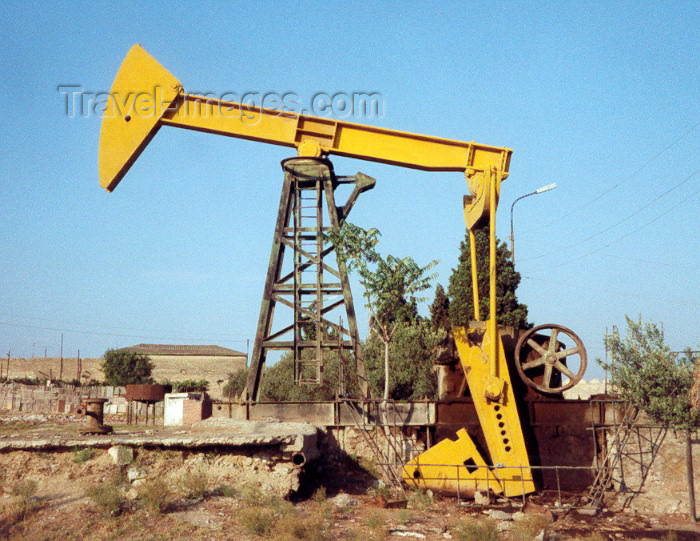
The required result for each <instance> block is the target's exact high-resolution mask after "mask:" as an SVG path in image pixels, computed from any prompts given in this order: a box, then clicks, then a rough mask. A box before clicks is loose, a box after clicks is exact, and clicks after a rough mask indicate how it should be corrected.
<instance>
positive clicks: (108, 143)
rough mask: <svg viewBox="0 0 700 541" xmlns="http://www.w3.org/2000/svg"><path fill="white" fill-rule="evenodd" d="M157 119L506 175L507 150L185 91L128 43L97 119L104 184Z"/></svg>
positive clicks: (311, 150)
mask: <svg viewBox="0 0 700 541" xmlns="http://www.w3.org/2000/svg"><path fill="white" fill-rule="evenodd" d="M163 125H167V126H175V127H179V128H186V129H190V130H197V131H203V132H209V133H215V134H219V135H226V136H230V137H237V138H242V139H250V140H254V141H261V142H265V143H271V144H275V145H282V146H288V147H296V148H297V151H298V153H299V154H300V155H304V156H318V155H325V154H334V155H338V156H347V157H351V158H359V159H363V160H368V161H375V162H380V163H386V164H391V165H398V166H402V167H409V168H413V169H422V170H426V171H463V172H464V173H465V175H466V176H467V178H468V179H470V189H471V190H472V192H475V188H476V187H477V186H476V185H477V184H479V181H477V182H476V184H474V186H472V180H471V179H472V178H473V177H475V176H477V177H480V176H481V175H484V174H485V173H486V172H487V171H489V170H490V169H491V168H495V169H497V170H498V171H499V174H500V176H501V179H500V180H502V179H503V178H505V177H506V176H507V175H508V169H509V167H510V157H511V154H512V151H511V150H510V149H507V148H501V147H495V146H489V145H483V144H479V143H473V142H464V141H457V140H451V139H443V138H440V137H433V136H430V135H419V134H414V133H408V132H402V131H397V130H390V129H386V128H379V127H376V126H365V125H363V124H356V123H352V122H346V121H343V120H335V119H330V118H321V117H314V116H310V115H302V114H298V113H293V112H289V111H281V110H274V109H263V108H260V107H252V106H247V105H244V104H240V103H235V102H227V101H221V100H217V99H212V98H208V97H204V96H194V95H189V94H185V93H184V92H183V90H182V85H181V84H180V82H179V81H178V80H177V79H176V78H175V77H174V76H173V75H172V74H171V73H170V72H168V71H167V70H166V69H165V68H164V67H163V66H161V65H160V64H159V63H158V61H157V60H155V59H154V58H153V57H152V56H151V55H150V54H148V53H147V52H146V51H145V50H144V49H143V48H142V47H141V46H140V45H134V46H133V47H132V48H131V50H130V51H129V53H128V54H127V56H126V58H125V59H124V61H123V63H122V65H121V67H120V68H119V72H118V73H117V76H116V77H115V79H114V83H113V85H112V88H111V90H110V99H109V100H108V102H107V107H106V111H105V114H104V117H103V121H102V128H101V133H100V147H99V172H100V184H101V185H102V187H103V188H105V189H106V190H108V191H112V190H114V188H116V186H117V184H118V183H119V181H120V180H121V179H122V177H123V176H124V175H125V174H126V172H127V171H128V170H129V168H130V167H131V165H132V164H133V163H134V161H135V160H136V159H137V158H138V156H139V154H140V153H141V152H142V151H143V149H144V148H145V147H146V145H147V144H148V142H149V141H150V140H151V138H152V137H153V136H154V135H155V134H156V132H157V131H158V129H159V128H160V127H161V126H163Z"/></svg>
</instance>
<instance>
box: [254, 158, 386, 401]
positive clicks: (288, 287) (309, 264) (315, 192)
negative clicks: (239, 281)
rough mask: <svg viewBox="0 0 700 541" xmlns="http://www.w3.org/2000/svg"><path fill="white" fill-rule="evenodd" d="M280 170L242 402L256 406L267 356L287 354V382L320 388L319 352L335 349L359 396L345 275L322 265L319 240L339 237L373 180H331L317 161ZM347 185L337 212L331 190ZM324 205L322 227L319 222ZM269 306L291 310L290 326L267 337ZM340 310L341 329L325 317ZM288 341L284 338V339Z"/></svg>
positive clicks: (341, 268)
mask: <svg viewBox="0 0 700 541" xmlns="http://www.w3.org/2000/svg"><path fill="white" fill-rule="evenodd" d="M282 168H283V169H284V184H283V186H282V196H281V198H280V206H279V211H278V214H277V224H276V226H275V234H274V238H273V243H272V251H271V253H270V263H269V266H268V270H267V278H266V280H265V290H264V292H263V299H262V305H261V308H260V317H259V319H258V327H257V331H256V334H255V344H254V346H253V354H252V357H251V363H250V369H249V371H248V381H247V390H248V396H249V397H250V398H252V399H254V400H258V399H259V395H260V381H261V376H262V370H263V366H264V364H265V358H266V355H267V352H268V351H269V350H274V349H284V350H291V351H292V353H293V356H294V379H295V382H296V383H300V384H304V383H312V384H318V383H321V382H322V366H323V364H322V363H323V353H324V352H326V351H332V350H337V349H339V348H340V349H342V350H345V351H349V352H350V353H351V356H352V355H354V358H355V360H356V364H357V373H358V376H359V377H358V380H359V384H360V387H361V391H362V392H363V393H364V394H366V392H367V389H366V387H367V384H366V376H365V368H364V363H363V362H362V359H361V355H360V352H359V334H358V330H357V320H356V317H355V308H354V305H353V300H352V293H351V290H350V282H349V280H348V273H347V268H346V266H345V263H344V262H343V261H342V260H339V259H337V269H335V268H333V267H331V266H330V264H329V263H326V261H325V258H326V257H327V256H329V255H331V253H332V252H333V251H334V249H333V246H332V245H329V241H328V240H327V238H326V234H327V233H328V232H335V233H337V232H338V231H339V230H340V223H341V222H342V220H344V219H345V218H346V217H347V215H348V214H349V213H350V210H351V209H352V207H353V205H354V204H355V202H356V201H357V198H358V196H359V195H360V194H361V193H363V192H365V191H367V190H370V189H372V188H373V187H374V185H375V180H374V179H373V178H372V177H369V176H367V175H364V174H362V173H357V175H355V176H354V177H336V176H335V173H334V172H333V166H332V164H331V162H330V161H328V160H325V159H320V158H301V157H300V158H290V159H287V160H284V161H283V162H282ZM348 183H353V184H354V188H353V191H352V193H351V194H350V197H349V198H348V201H347V202H346V203H345V205H343V206H342V207H338V206H336V204H335V189H336V187H337V186H338V184H348ZM324 199H325V203H326V215H327V217H328V221H329V225H327V226H325V225H324V221H323V217H324V212H323V203H324V201H323V200H324ZM290 222H291V223H290ZM285 247H288V248H290V249H291V250H292V251H293V268H292V270H291V271H290V272H287V273H286V274H283V261H284V252H285ZM310 274H311V275H312V276H309V275H310ZM338 296H339V297H341V298H340V300H337V297H338ZM277 303H280V304H281V305H283V306H287V307H289V308H291V309H292V310H293V311H294V317H293V321H292V323H291V324H289V325H287V326H285V327H283V328H281V329H279V330H276V331H274V332H273V330H272V323H273V318H274V312H275V306H276V304H277ZM342 305H344V306H345V309H346V312H347V321H348V328H345V327H343V326H341V325H340V324H338V323H334V322H332V321H331V320H330V319H329V314H330V313H331V312H333V311H334V310H335V309H336V308H339V307H340V306H342ZM289 333H292V336H291V339H290V337H289V336H288V335H289ZM333 334H335V335H336V337H335V338H334V337H333ZM285 338H286V339H285ZM307 352H309V353H311V354H310V355H309V354H306V353H307Z"/></svg>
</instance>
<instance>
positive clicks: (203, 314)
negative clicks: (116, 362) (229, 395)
mask: <svg viewBox="0 0 700 541" xmlns="http://www.w3.org/2000/svg"><path fill="white" fill-rule="evenodd" d="M154 6H156V4H150V3H142V4H141V3H136V2H114V3H111V2H110V3H107V2H104V3H101V2H99V3H95V2H84V3H82V2H81V3H79V2H56V3H53V4H51V5H47V4H44V3H31V2H26V1H23V2H5V3H3V5H2V7H0V28H1V31H2V33H1V35H2V40H1V42H0V43H1V44H0V47H1V49H0V52H1V54H2V58H3V65H4V66H3V74H2V77H1V78H0V109H1V114H2V118H3V135H2V137H1V138H0V154H1V155H2V160H1V161H0V211H1V216H2V227H0V257H1V263H0V355H6V353H7V351H8V350H9V351H11V352H12V356H13V357H16V356H25V357H29V356H31V355H32V353H35V354H36V355H43V353H44V348H47V350H48V354H49V355H50V356H56V355H58V353H59V346H60V337H61V334H62V333H63V335H64V340H65V342H64V355H66V356H74V355H75V354H76V353H77V350H78V349H79V350H80V351H81V355H82V356H83V357H85V356H100V355H101V354H102V353H103V352H104V351H105V350H106V349H107V348H110V347H116V346H126V345H130V344H133V343H139V342H163V343H216V344H219V345H222V346H227V347H232V348H234V349H239V350H243V351H245V350H246V347H247V346H246V340H248V339H250V340H251V343H252V339H253V337H254V332H255V325H256V323H257V316H258V311H259V306H260V297H261V294H262V288H263V282H264V276H265V271H266V268H267V261H268V258H269V248H270V243H271V240H272V230H273V225H274V219H275V215H276V209H277V205H278V199H279V189H280V185H281V179H282V174H281V170H280V166H279V162H280V160H282V159H284V158H286V157H289V156H290V155H291V152H290V150H289V149H286V148H281V147H274V146H269V145H264V144H261V143H253V142H247V141H240V140H234V139H228V138H224V137H216V136H212V135H206V134H199V133H191V132H186V131H183V130H176V129H172V128H164V129H162V130H161V131H160V133H159V134H158V135H157V137H156V138H155V139H154V140H153V141H152V143H151V145H150V146H149V147H148V148H147V150H146V151H145V152H144V154H143V155H142V156H141V158H140V159H139V161H138V162H137V163H136V165H135V166H134V167H133V168H132V169H131V171H130V172H129V173H128V175H127V176H126V178H125V179H124V180H123V182H122V183H121V184H120V186H119V187H118V188H117V190H116V191H115V192H114V193H112V194H107V193H106V192H104V190H102V189H101V188H100V187H99V185H98V178H97V145H98V139H99V131H100V118H99V117H97V116H94V115H92V116H89V117H83V116H78V117H75V118H69V117H68V116H67V115H66V111H65V96H62V95H61V94H60V93H59V92H58V90H57V87H58V86H59V85H66V84H72V85H80V86H81V87H82V88H83V89H85V90H86V91H94V92H97V91H107V90H109V88H110V86H111V83H112V80H113V78H114V75H115V74H116V71H117V69H118V67H119V65H120V64H121V61H122V59H123V57H124V55H125V54H126V52H127V51H128V49H129V47H130V46H131V45H132V44H134V43H141V44H142V45H143V46H144V47H145V48H146V49H147V50H148V51H149V52H150V53H151V54H152V55H154V56H155V57H156V58H157V59H158V60H159V61H160V62H161V63H162V64H163V65H164V66H165V67H166V68H167V69H168V70H170V71H171V72H172V73H173V74H174V75H175V76H176V77H178V78H179V80H180V81H181V82H182V83H183V84H184V86H185V88H186V89H187V90H188V91H194V90H197V91H212V92H217V93H220V92H224V91H233V92H240V93H243V92H250V91H257V92H277V93H280V94H281V93H284V92H294V93H295V94H297V95H298V96H300V97H301V99H302V100H304V101H305V102H306V101H309V100H310V99H311V97H312V96H313V95H314V94H315V93H317V92H326V93H329V94H333V93H335V92H347V93H350V92H359V91H366V92H379V93H380V94H381V95H382V96H383V98H384V103H385V111H384V113H385V114H384V116H383V117H382V118H374V119H371V121H369V122H368V123H372V124H378V125H380V126H384V127H388V128H394V129H399V130H405V131H413V132H418V133H426V134H431V135H437V136H442V137H447V138H453V139H460V140H466V141H472V140H473V141H478V142H481V143H487V144H493V145H497V146H505V147H509V148H512V149H514V154H513V159H512V165H511V174H510V177H509V178H508V179H507V180H506V181H505V182H504V184H503V187H502V197H501V206H500V210H501V212H500V215H499V219H500V221H499V226H498V233H499V236H500V237H501V238H503V239H506V238H507V237H508V234H509V231H508V228H509V225H508V210H509V208H510V204H511V203H512V201H513V200H514V199H515V198H516V197H518V196H519V195H522V194H525V193H528V192H530V191H533V190H534V189H536V188H538V187H540V186H542V185H545V184H549V183H551V182H556V183H558V185H559V188H558V189H556V190H554V191H552V192H549V193H546V194H542V195H538V196H535V197H531V198H528V199H526V200H524V201H521V202H520V203H518V206H516V209H515V218H516V219H515V229H516V256H517V268H518V270H519V271H520V272H521V273H522V275H523V282H522V284H521V287H520V289H519V296H520V299H521V301H522V302H525V303H526V304H527V305H528V307H529V309H530V318H531V320H532V321H533V322H535V323H538V324H539V323H561V324H563V325H566V326H569V327H571V328H572V329H574V330H575V331H576V332H577V333H579V334H580V336H581V337H582V338H583V340H584V342H585V343H586V345H587V347H588V350H589V354H590V356H591V357H592V358H595V357H600V356H603V354H604V351H603V346H602V339H603V335H604V333H605V331H606V329H611V328H612V326H613V325H618V326H621V327H622V326H624V315H625V314H629V315H631V316H635V317H636V316H638V315H640V314H641V315H642V316H643V317H644V318H645V319H646V318H650V319H653V320H654V321H656V322H660V323H661V322H662V323H663V324H664V327H665V330H666V336H667V340H668V343H669V345H670V346H671V347H672V348H674V349H682V348H684V347H686V346H693V347H696V346H697V345H698V344H699V343H700V336H699V334H698V328H700V325H699V323H700V321H699V320H700V318H699V317H698V314H699V309H700V293H699V291H700V288H699V286H700V279H699V278H698V276H699V273H698V267H699V266H700V265H699V263H700V261H699V259H698V252H699V251H700V250H699V248H700V243H699V241H698V232H699V230H700V218H699V215H700V213H699V212H698V211H699V210H700V205H699V202H700V193H699V187H700V173H699V170H700V156H699V153H698V149H699V148H700V144H699V143H700V127H699V126H698V123H699V122H700V114H699V112H700V109H699V103H698V102H699V100H698V98H699V92H698V88H699V87H700V85H699V83H700V78H699V76H698V75H699V73H698V69H699V64H698V57H700V54H699V53H700V50H699V47H698V40H697V29H698V27H699V26H700V17H699V13H698V11H699V8H698V6H699V4H698V3H697V2H664V3H651V2H593V3H590V2H589V3H584V4H582V3H579V2H569V3H567V2H558V3H551V4H544V3H536V2H535V3H533V2H522V3H512V4H508V5H505V4H504V5H500V4H494V3H493V2H484V3H462V2H455V3H451V2H440V3H439V4H434V5H432V6H430V5H428V4H425V3H424V2H420V3H418V2H416V3H413V2H396V3H382V4H376V5H365V4H360V3H342V4H340V3H339V4H337V5H330V4H329V3H328V2H298V1H297V2H278V3H265V2H251V3H243V2H240V3H239V2H236V3H223V2H222V3H212V2H210V3H193V2H169V3H168V4H167V7H166V6H165V5H162V6H160V5H159V6H160V7H158V8H156V7H154ZM357 121H358V122H363V120H362V119H357ZM334 163H335V165H336V171H337V172H338V173H341V174H354V173H355V172H357V171H362V172H364V173H367V174H369V175H371V176H373V177H376V178H377V179H378V184H377V187H376V188H375V189H374V190H373V191H371V192H368V193H367V194H364V195H363V196H362V198H361V199H360V201H359V203H358V205H357V206H356V207H355V209H354V210H353V215H352V217H351V218H352V221H354V222H355V223H358V224H360V225H363V226H365V227H370V226H373V227H378V228H379V229H380V230H381V232H382V233H383V236H382V244H381V248H382V250H383V251H384V252H385V253H392V254H394V255H399V256H403V255H411V256H412V257H414V258H415V259H416V260H417V261H418V262H420V263H427V262H428V261H429V260H432V259H437V260H439V262H440V263H439V267H438V271H439V282H441V283H442V284H444V285H447V281H448V278H449V275H450V272H451V269H452V268H453V267H454V266H455V265H456V261H457V255H458V246H459V242H460V241H461V240H462V238H463V236H464V224H463V220H462V209H461V201H462V195H463V194H464V193H465V191H466V184H465V182H464V179H463V178H462V176H461V175H460V174H457V173H425V172H419V171H411V170H405V169H401V168H398V167H390V166H385V165H378V164H373V163H367V162H361V161H353V160H348V159H335V160H334ZM355 296H356V298H357V302H358V303H359V302H361V301H360V299H359V297H360V290H359V287H358V286H357V285H356V286H355ZM426 311H427V310H426ZM360 312H363V311H362V310H360ZM362 319H363V323H362V328H363V329H365V330H366V321H365V319H366V318H365V317H364V315H363V314H362ZM251 347H252V346H251ZM600 374H601V372H600V370H597V369H592V370H591V371H590V372H589V375H588V377H596V376H597V377H600Z"/></svg>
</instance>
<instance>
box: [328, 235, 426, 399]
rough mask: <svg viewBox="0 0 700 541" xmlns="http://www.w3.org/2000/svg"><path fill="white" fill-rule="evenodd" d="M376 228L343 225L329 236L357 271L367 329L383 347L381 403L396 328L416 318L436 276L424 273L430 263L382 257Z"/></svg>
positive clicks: (387, 384)
mask: <svg viewBox="0 0 700 541" xmlns="http://www.w3.org/2000/svg"><path fill="white" fill-rule="evenodd" d="M379 235H380V233H379V230H377V229H370V230H365V229H362V228H361V227H358V226H356V225H354V224H351V223H349V222H343V225H342V227H341V230H340V233H339V234H332V235H331V241H332V242H333V244H334V246H335V249H336V253H337V254H338V257H339V258H340V259H341V260H342V261H344V262H345V263H346V264H347V267H348V270H349V271H352V270H356V271H357V273H358V275H359V278H360V283H361V284H362V286H363V288H364V293H363V295H364V297H365V299H366V300H367V303H366V306H367V308H369V311H370V315H371V318H370V328H371V330H372V331H374V332H375V333H376V335H377V336H378V337H379V339H380V340H381V342H382V344H383V346H384V393H383V396H384V400H387V399H388V398H389V391H390V387H391V383H390V382H391V377H390V368H389V361H390V346H391V342H392V339H393V336H394V333H395V332H396V329H397V328H398V327H399V325H400V324H401V323H402V322H406V321H411V320H413V319H415V317H416V312H417V308H416V307H417V304H418V302H421V301H423V300H425V299H424V298H420V297H417V296H416V295H417V294H419V293H420V292H421V291H425V290H426V289H428V288H429V287H430V282H431V281H432V280H433V279H434V278H435V275H426V273H427V272H428V271H429V270H430V269H432V268H433V267H434V266H435V265H437V261H432V262H430V263H428V264H427V265H425V266H423V267H421V266H420V265H418V264H417V263H416V262H415V261H414V260H413V259H412V258H410V257H404V258H401V259H400V258H397V257H394V256H392V255H388V256H386V258H384V257H382V256H381V255H380V254H379V252H378V251H377V243H378V237H379Z"/></svg>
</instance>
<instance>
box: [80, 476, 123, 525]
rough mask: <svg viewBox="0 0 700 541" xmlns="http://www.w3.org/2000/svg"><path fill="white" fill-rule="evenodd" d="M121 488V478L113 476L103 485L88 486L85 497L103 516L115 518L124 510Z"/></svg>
mask: <svg viewBox="0 0 700 541" xmlns="http://www.w3.org/2000/svg"><path fill="white" fill-rule="evenodd" d="M123 486H124V482H123V480H122V479H121V477H119V476H114V477H112V478H111V479H109V480H108V481H106V482H104V483H97V484H93V485H90V486H89V487H88V488H87V489H86V490H85V495H86V496H87V497H88V498H89V499H90V501H92V503H93V504H94V505H95V506H97V508H98V509H99V510H100V511H101V512H102V513H103V514H104V515H107V516H112V517H116V516H119V515H120V514H121V513H122V511H124V509H125V508H126V498H125V497H124V493H123V491H122V488H123Z"/></svg>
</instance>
